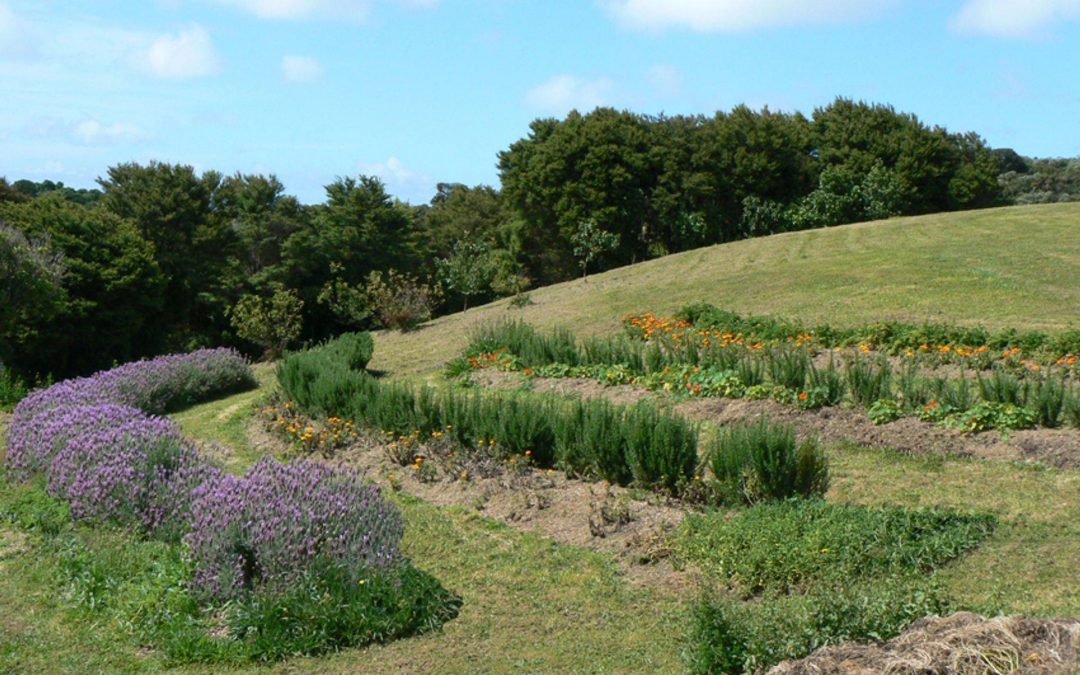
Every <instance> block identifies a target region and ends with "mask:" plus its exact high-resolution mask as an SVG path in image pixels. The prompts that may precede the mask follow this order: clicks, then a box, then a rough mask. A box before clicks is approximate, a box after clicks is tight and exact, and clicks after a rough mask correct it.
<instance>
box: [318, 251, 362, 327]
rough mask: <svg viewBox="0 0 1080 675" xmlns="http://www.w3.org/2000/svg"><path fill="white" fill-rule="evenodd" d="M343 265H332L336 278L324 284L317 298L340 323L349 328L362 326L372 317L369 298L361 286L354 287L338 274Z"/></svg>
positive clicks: (331, 271)
mask: <svg viewBox="0 0 1080 675" xmlns="http://www.w3.org/2000/svg"><path fill="white" fill-rule="evenodd" d="M341 269H342V268H341V265H339V264H337V263H332V264H331V265H330V273H331V274H334V275H335V276H334V277H333V278H332V279H330V280H329V281H327V282H326V283H325V284H323V287H322V288H321V289H319V295H318V297H317V298H316V299H317V300H318V302H319V304H320V305H324V306H326V307H327V308H328V309H329V310H330V311H331V312H333V313H334V316H336V317H337V319H338V321H340V322H341V323H343V324H345V325H347V326H360V325H361V324H363V323H364V320H365V319H367V318H368V317H369V316H371V311H370V308H369V307H368V302H367V297H366V295H365V293H364V289H363V288H362V287H361V286H353V285H351V284H350V283H349V282H347V281H345V280H344V279H342V278H341V277H339V276H336V275H337V274H340V272H341Z"/></svg>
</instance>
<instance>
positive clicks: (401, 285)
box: [365, 270, 442, 332]
mask: <svg viewBox="0 0 1080 675" xmlns="http://www.w3.org/2000/svg"><path fill="white" fill-rule="evenodd" d="M365 296H366V300H367V303H368V306H370V307H371V308H372V310H373V311H374V312H375V316H376V317H377V318H378V319H379V322H380V323H382V325H383V326H385V327H386V328H395V329H397V330H400V331H403V332H404V331H408V330H412V329H413V328H416V327H417V326H419V325H420V324H422V323H423V322H425V321H427V320H428V319H430V318H431V313H432V312H433V311H434V310H435V307H437V306H438V304H439V301H440V300H441V299H442V291H441V290H440V289H439V286H438V285H437V284H425V283H422V282H421V281H420V280H419V279H417V278H416V277H415V276H413V275H411V274H407V273H405V272H399V271H397V270H390V271H389V272H387V273H385V274H384V273H383V272H372V273H371V274H370V275H369V276H368V278H367V287H366V289H365Z"/></svg>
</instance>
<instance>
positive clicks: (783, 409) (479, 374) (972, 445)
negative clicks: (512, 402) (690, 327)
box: [471, 368, 1080, 469]
mask: <svg viewBox="0 0 1080 675" xmlns="http://www.w3.org/2000/svg"><path fill="white" fill-rule="evenodd" d="M471 379H472V381H473V382H475V383H476V384H478V385H480V386H484V387H492V388H506V389H509V388H517V387H521V386H525V383H526V382H527V383H528V385H527V386H529V387H530V388H531V389H532V390H534V391H537V392H556V393H562V394H571V395H578V396H585V397H603V398H606V399H608V400H611V401H613V402H619V403H628V402H635V401H639V400H642V399H644V398H647V397H650V396H652V397H656V396H658V394H657V393H655V392H650V391H648V390H646V389H643V388H640V387H635V386H633V385H613V386H612V385H604V384H602V383H600V382H597V381H596V380H593V379H589V378H540V377H532V378H529V379H528V380H527V381H526V380H523V379H522V377H521V376H520V375H519V374H517V373H513V372H503V371H498V370H495V369H493V368H485V369H480V370H476V371H474V372H473V373H471ZM675 409H676V410H677V411H678V412H680V413H682V414H684V415H686V416H687V417H690V418H692V419H696V420H703V421H709V422H715V423H717V424H722V425H724V424H730V423H732V422H740V421H747V420H754V419H758V418H760V417H763V416H764V417H769V418H770V419H773V420H775V421H783V422H787V423H790V424H793V425H795V427H796V429H797V430H798V432H799V434H800V435H801V436H817V437H818V438H819V439H820V440H821V441H822V442H823V443H825V444H830V443H836V442H851V443H856V444H858V445H865V446H869V447H876V448H889V449H893V450H897V451H900V452H905V453H948V454H955V455H961V456H970V457H979V458H983V459H996V460H1006V461H1034V462H1041V463H1043V464H1046V465H1047V466H1053V467H1056V468H1061V469H1077V468H1080V430H1078V429H1020V430H1016V431H1012V432H1010V433H1009V434H1008V435H1007V436H1006V435H1003V434H1002V433H1000V432H998V431H993V430H991V431H984V432H981V433H976V434H966V433H962V432H960V431H957V430H954V429H946V428H943V427H941V426H938V425H936V424H933V423H930V422H923V421H920V420H917V419H915V418H911V417H903V418H900V419H898V420H895V421H893V422H889V423H887V424H874V423H873V422H872V421H870V419H869V418H868V417H867V416H866V413H865V412H864V411H862V410H857V409H854V408H844V407H839V406H831V407H825V408H819V409H817V410H800V409H798V408H795V407H793V406H789V405H785V404H782V403H778V402H776V401H772V400H768V399H762V400H748V399H728V398H696V399H690V400H684V401H681V402H678V403H676V405H675Z"/></svg>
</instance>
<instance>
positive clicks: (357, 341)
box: [327, 331, 375, 371]
mask: <svg viewBox="0 0 1080 675" xmlns="http://www.w3.org/2000/svg"><path fill="white" fill-rule="evenodd" d="M327 349H329V350H331V351H332V352H333V355H334V357H335V358H337V359H339V360H341V361H342V362H343V363H344V364H345V366H346V367H348V368H349V369H350V370H358V371H359V370H364V369H365V368H367V364H368V363H369V362H370V361H371V357H372V355H373V354H374V353H375V341H374V340H373V339H372V338H371V333H368V332H367V331H364V332H362V333H344V334H342V335H339V336H338V337H337V338H335V339H334V340H333V341H332V342H331V343H329V344H328V345H327Z"/></svg>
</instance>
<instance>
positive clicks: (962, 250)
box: [371, 204, 1080, 377]
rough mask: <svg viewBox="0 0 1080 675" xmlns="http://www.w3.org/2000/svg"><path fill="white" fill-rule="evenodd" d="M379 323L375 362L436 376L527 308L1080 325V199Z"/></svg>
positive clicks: (770, 248)
mask: <svg viewBox="0 0 1080 675" xmlns="http://www.w3.org/2000/svg"><path fill="white" fill-rule="evenodd" d="M531 295H532V299H533V302H534V303H535V304H533V305H531V306H529V307H526V308H524V309H508V301H507V300H500V301H498V302H494V303H491V304H489V305H485V306H483V307H477V308H474V309H470V310H469V311H468V312H465V313H458V314H452V315H449V316H444V317H441V318H439V319H437V320H435V321H433V322H431V323H430V324H427V325H426V326H424V327H423V328H422V329H420V330H418V331H415V332H413V333H407V334H400V333H396V332H386V331H384V332H382V333H380V334H378V335H377V336H376V348H375V359H374V361H373V362H372V364H371V366H372V367H373V368H375V369H379V370H383V371H386V372H388V373H389V374H391V375H393V376H396V377H398V376H401V377H425V376H427V375H430V374H431V373H432V372H434V371H436V370H437V369H438V368H439V367H440V365H441V364H442V363H444V362H445V361H447V360H448V359H450V358H452V357H453V356H455V355H456V354H458V353H459V352H460V351H461V349H463V348H464V346H465V344H466V338H467V335H468V332H469V330H470V328H471V327H472V326H474V325H475V324H476V323H478V322H484V321H490V320H493V319H496V318H499V317H506V316H512V317H520V318H522V319H524V320H526V321H528V322H530V323H532V324H534V325H536V326H542V327H547V326H559V325H561V326H567V327H570V328H572V329H574V331H575V332H577V333H579V334H581V335H588V334H592V333H601V332H610V331H613V330H617V329H618V326H619V319H620V317H621V316H622V315H623V314H625V313H626V312H630V311H635V310H644V309H648V310H652V311H654V312H657V313H665V312H672V311H674V310H676V309H678V308H679V307H680V306H682V305H685V304H687V303H691V302H711V303H713V304H715V305H717V306H720V307H724V308H726V309H732V310H735V311H738V312H744V313H755V314H762V313H773V314H781V315H785V316H790V317H793V318H798V319H801V320H804V321H807V322H811V323H813V322H829V323H834V324H850V323H858V322H867V321H880V320H885V319H896V320H907V321H923V320H936V321H952V322H956V323H971V324H983V325H986V326H988V327H991V328H1000V327H1010V326H1012V327H1016V328H1025V329H1048V330H1053V329H1060V328H1066V327H1068V326H1070V325H1080V204H1047V205H1036V206H1016V207H1007V208H999V209H988V210H982V211H968V212H962V213H947V214H935V215H929V216H917V217H911V218H894V219H890V220H885V221H877V222H871V223H859V224H855V225H844V226H840V227H833V228H828V229H822V230H810V231H805V232H790V233H785V234H778V235H773V236H770V237H761V238H757V239H747V240H744V241H738V242H733V243H730V244H721V245H718V246H710V247H707V248H701V249H697V250H693V251H687V252H684V253H678V254H675V255H670V256H666V257H663V258H658V259H656V260H650V261H648V262H644V263H640V264H637V265H630V266H627V267H622V268H619V269H615V270H611V271H610V272H606V273H604V274H598V275H596V276H593V277H590V278H589V280H588V281H587V282H582V281H581V280H580V279H579V280H575V281H570V282H566V283H562V284H556V285H553V286H548V287H545V288H540V289H537V290H535V291H533V292H532V294H531Z"/></svg>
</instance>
